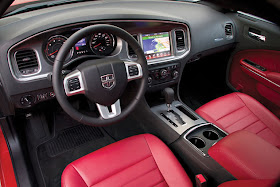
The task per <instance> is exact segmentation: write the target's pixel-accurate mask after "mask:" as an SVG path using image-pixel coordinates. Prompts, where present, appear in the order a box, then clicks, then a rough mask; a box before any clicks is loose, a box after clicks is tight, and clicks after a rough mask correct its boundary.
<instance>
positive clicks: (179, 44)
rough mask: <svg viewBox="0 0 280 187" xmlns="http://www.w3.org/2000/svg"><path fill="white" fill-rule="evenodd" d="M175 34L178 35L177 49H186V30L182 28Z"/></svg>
mask: <svg viewBox="0 0 280 187" xmlns="http://www.w3.org/2000/svg"><path fill="white" fill-rule="evenodd" d="M175 35H176V47H177V50H178V51H180V50H184V49H185V48H186V45H185V37H184V32H183V31H182V30H177V31H175Z"/></svg>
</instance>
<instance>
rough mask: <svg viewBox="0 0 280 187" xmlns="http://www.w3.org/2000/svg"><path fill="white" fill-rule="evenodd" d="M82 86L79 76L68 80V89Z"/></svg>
mask: <svg viewBox="0 0 280 187" xmlns="http://www.w3.org/2000/svg"><path fill="white" fill-rule="evenodd" d="M80 88H81V85H80V81H79V78H71V79H69V80H68V89H69V90H70V91H71V92H72V91H75V90H79V89H80Z"/></svg>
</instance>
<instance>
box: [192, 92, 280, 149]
mask: <svg viewBox="0 0 280 187" xmlns="http://www.w3.org/2000/svg"><path fill="white" fill-rule="evenodd" d="M196 112H197V113H198V114H199V115H200V116H202V117H203V118H204V119H206V120H207V121H209V122H211V123H214V124H215V125H217V126H218V127H220V128H221V129H223V130H224V131H226V132H228V133H232V132H235V131H238V130H247V131H250V132H252V133H254V134H257V135H258V136H259V137H261V138H263V139H264V140H266V141H267V142H269V143H270V144H272V145H274V146H277V147H278V148H280V120H279V119H278V118H277V117H276V116H275V115H274V114H272V113H271V112H270V111H269V110H268V109H267V108H265V107H264V106H263V105H262V104H260V103H259V102H258V101H256V100H255V99H254V98H252V97H250V96H248V95H246V94H243V93H239V92H235V93H232V94H228V95H225V96H223V97H220V98H218V99H215V100H213V101H210V102H209V103H207V104H205V105H203V106H201V107H200V108H198V109H197V110H196Z"/></svg>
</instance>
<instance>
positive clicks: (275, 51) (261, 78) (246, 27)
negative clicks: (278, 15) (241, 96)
mask: <svg viewBox="0 0 280 187" xmlns="http://www.w3.org/2000/svg"><path fill="white" fill-rule="evenodd" d="M231 18H232V19H233V20H234V22H235V25H236V30H237V31H238V34H237V35H236V43H237V44H236V48H235V51H234V52H233V53H232V54H233V55H232V57H231V60H230V62H229V68H228V77H227V78H228V82H229V85H230V86H232V87H234V88H235V89H236V90H238V91H240V92H243V93H245V94H248V95H250V96H252V97H254V98H255V99H256V100H258V101H259V102H260V103H262V104H263V105H264V106H265V107H267V108H268V109H269V110H270V111H271V112H273V113H274V114H275V115H276V116H277V117H278V118H280V27H279V26H277V25H275V24H273V23H271V22H268V21H265V20H262V19H259V18H257V17H254V16H250V15H249V16H248V15H245V14H242V13H237V14H232V15H231Z"/></svg>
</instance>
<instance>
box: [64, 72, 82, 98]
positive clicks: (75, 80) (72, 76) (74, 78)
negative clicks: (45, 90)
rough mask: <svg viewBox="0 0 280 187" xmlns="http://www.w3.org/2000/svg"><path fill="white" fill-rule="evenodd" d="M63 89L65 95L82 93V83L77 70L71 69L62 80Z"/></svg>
mask: <svg viewBox="0 0 280 187" xmlns="http://www.w3.org/2000/svg"><path fill="white" fill-rule="evenodd" d="M63 86H64V91H65V93H66V95H67V96H71V95H77V94H83V93H84V84H83V79H82V76H81V72H80V71H79V70H75V71H72V72H71V73H69V74H68V75H66V77H65V78H64V80H63Z"/></svg>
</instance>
